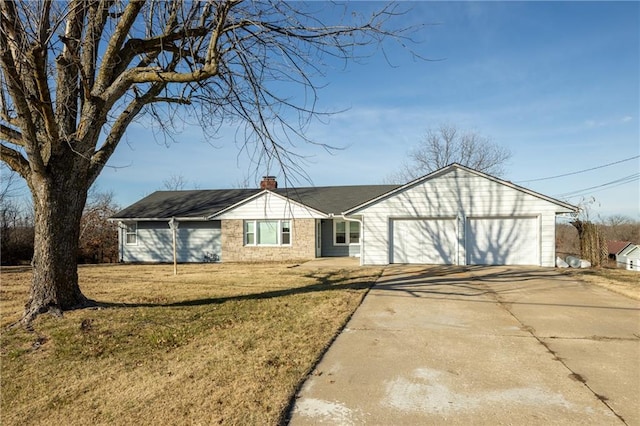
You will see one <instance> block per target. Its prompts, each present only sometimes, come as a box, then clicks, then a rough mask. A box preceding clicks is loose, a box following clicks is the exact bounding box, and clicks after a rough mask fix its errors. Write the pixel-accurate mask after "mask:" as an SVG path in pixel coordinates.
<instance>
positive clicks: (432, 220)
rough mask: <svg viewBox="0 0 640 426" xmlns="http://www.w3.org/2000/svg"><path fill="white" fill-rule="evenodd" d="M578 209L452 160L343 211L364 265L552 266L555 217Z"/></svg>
mask: <svg viewBox="0 0 640 426" xmlns="http://www.w3.org/2000/svg"><path fill="white" fill-rule="evenodd" d="M576 211H577V208H576V207H574V206H572V205H570V204H567V203H564V202H562V201H559V200H556V199H554V198H551V197H547V196H545V195H542V194H540V193H537V192H534V191H531V190H529V189H527V188H523V187H521V186H518V185H515V184H513V183H511V182H507V181H504V180H502V179H498V178H496V177H493V176H490V175H487V174H486V173H482V172H478V171H476V170H473V169H469V168H468V167H465V166H461V165H459V164H452V165H450V166H447V167H444V168H442V169H440V170H437V171H435V172H433V173H431V174H429V175H427V176H424V177H422V178H419V179H416V180H414V181H413V182H410V183H408V184H406V185H404V186H401V187H398V188H396V189H394V190H391V191H389V192H387V193H385V194H383V195H381V196H379V197H377V198H375V199H372V200H370V201H368V202H366V203H363V204H361V205H360V206H357V207H354V208H352V209H350V210H348V211H346V212H344V214H345V215H346V216H352V217H360V218H362V219H361V220H362V223H363V226H362V239H363V241H364V243H363V245H362V253H361V262H362V264H365V265H385V264H388V263H418V264H438V265H537V266H547V267H552V266H554V265H555V256H556V253H555V225H556V215H558V214H565V213H575V212H576Z"/></svg>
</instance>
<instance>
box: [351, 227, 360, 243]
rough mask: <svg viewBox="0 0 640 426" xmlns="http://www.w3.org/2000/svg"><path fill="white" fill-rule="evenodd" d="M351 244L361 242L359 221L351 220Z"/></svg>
mask: <svg viewBox="0 0 640 426" xmlns="http://www.w3.org/2000/svg"><path fill="white" fill-rule="evenodd" d="M349 244H360V223H359V222H349Z"/></svg>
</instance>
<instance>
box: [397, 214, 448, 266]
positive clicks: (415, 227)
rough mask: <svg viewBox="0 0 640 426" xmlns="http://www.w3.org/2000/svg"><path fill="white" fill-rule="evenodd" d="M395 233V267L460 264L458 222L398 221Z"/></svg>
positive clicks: (441, 220)
mask: <svg viewBox="0 0 640 426" xmlns="http://www.w3.org/2000/svg"><path fill="white" fill-rule="evenodd" d="M391 230H392V234H391V235H392V236H391V241H392V243H391V259H390V261H391V263H424V264H437V265H451V264H454V263H456V251H457V247H458V237H457V232H456V220H455V219H394V220H392V221H391Z"/></svg>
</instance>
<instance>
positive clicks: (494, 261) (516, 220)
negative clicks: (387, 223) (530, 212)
mask: <svg viewBox="0 0 640 426" xmlns="http://www.w3.org/2000/svg"><path fill="white" fill-rule="evenodd" d="M538 230H539V225H538V218H536V217H488V218H467V220H466V222H465V225H464V229H459V226H458V220H457V219H455V218H438V219H433V218H430V219H422V218H420V219H392V220H391V244H390V248H391V254H390V258H391V259H390V261H391V263H424V264H437V265H457V264H467V265H539V264H540V243H539V235H538V234H539V231H538ZM461 248H464V250H462V249H461Z"/></svg>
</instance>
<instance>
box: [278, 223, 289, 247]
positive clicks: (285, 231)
mask: <svg viewBox="0 0 640 426" xmlns="http://www.w3.org/2000/svg"><path fill="white" fill-rule="evenodd" d="M280 243H281V244H283V245H288V244H291V226H290V225H289V221H288V220H283V221H282V237H281V238H280Z"/></svg>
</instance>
